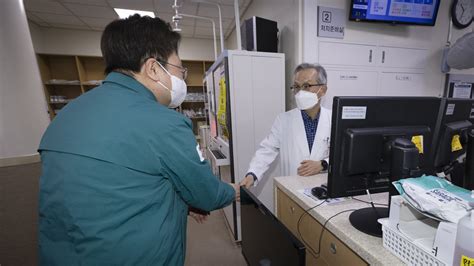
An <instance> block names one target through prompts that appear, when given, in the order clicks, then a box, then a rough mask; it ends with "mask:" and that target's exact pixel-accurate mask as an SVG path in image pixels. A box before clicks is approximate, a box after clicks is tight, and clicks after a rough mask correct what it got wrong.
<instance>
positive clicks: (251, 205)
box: [240, 187, 306, 266]
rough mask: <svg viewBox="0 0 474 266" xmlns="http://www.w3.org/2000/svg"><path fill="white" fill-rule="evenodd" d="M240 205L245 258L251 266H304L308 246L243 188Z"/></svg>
mask: <svg viewBox="0 0 474 266" xmlns="http://www.w3.org/2000/svg"><path fill="white" fill-rule="evenodd" d="M240 203H241V204H240V208H241V224H242V254H243V255H244V258H245V260H246V261H247V263H248V264H249V265H250V266H253V265H255V266H257V265H258V266H260V265H272V266H278V265H282V266H286V265H300V266H304V265H305V257H306V251H305V246H304V245H303V244H302V243H301V242H300V241H299V240H298V239H297V238H296V237H295V236H294V235H293V234H292V233H291V232H290V231H289V230H288V229H287V228H286V227H285V226H284V225H283V224H282V223H281V222H280V221H279V220H278V218H276V217H275V216H274V215H273V214H272V212H271V211H270V210H268V209H267V208H266V207H265V206H264V205H263V204H262V203H261V202H260V201H259V200H258V199H257V197H255V196H254V195H253V194H252V193H251V192H250V191H249V190H247V189H246V188H244V187H242V188H241V189H240Z"/></svg>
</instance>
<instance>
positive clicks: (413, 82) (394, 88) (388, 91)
mask: <svg viewBox="0 0 474 266" xmlns="http://www.w3.org/2000/svg"><path fill="white" fill-rule="evenodd" d="M424 80H425V78H424V74H422V73H398V72H393V73H391V72H381V73H379V86H378V91H377V95H378V96H427V95H430V92H429V91H426V89H423V88H426V87H427V85H425V84H424V83H425V81H424ZM431 94H433V92H431ZM433 96H435V95H433Z"/></svg>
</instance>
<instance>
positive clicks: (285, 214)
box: [277, 189, 328, 266]
mask: <svg viewBox="0 0 474 266" xmlns="http://www.w3.org/2000/svg"><path fill="white" fill-rule="evenodd" d="M303 213H304V210H303V209H302V208H301V207H300V206H299V205H298V204H296V203H295V202H294V201H293V200H292V199H290V198H289V197H288V196H287V195H286V194H285V193H283V192H282V191H281V190H280V189H278V192H277V215H278V219H279V220H280V221H281V222H282V223H283V224H284V225H285V226H286V227H287V228H288V229H289V230H290V231H291V232H292V233H293V234H294V235H295V236H296V237H297V238H298V239H299V240H300V241H301V240H302V239H301V237H300V234H299V233H298V220H299V219H300V217H301V215H302V214H303ZM318 226H319V227H318ZM315 228H319V229H315ZM299 231H300V233H301V236H303V240H304V241H302V242H303V244H304V245H305V246H306V265H307V266H313V265H322V266H324V265H328V264H327V263H326V262H325V261H324V260H323V259H322V258H321V256H316V255H314V254H315V252H316V251H318V250H315V247H317V240H316V241H314V239H318V240H319V238H317V236H319V233H320V232H321V225H320V224H319V223H318V222H316V220H314V219H313V218H312V217H311V215H309V214H305V215H304V216H303V218H302V219H301V221H300V226H299ZM308 245H309V248H308ZM311 249H312V250H311Z"/></svg>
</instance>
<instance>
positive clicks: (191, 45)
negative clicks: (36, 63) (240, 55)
mask: <svg viewBox="0 0 474 266" xmlns="http://www.w3.org/2000/svg"><path fill="white" fill-rule="evenodd" d="M30 29H31V32H32V33H31V35H32V38H33V45H34V47H35V51H36V52H37V53H44V54H64V55H89V56H102V53H101V51H100V38H101V36H102V32H100V31H87V30H74V29H56V28H44V27H38V26H36V25H34V24H33V23H31V22H30ZM179 55H180V57H181V59H183V60H210V61H214V42H213V40H208V39H194V38H182V40H181V45H180V47H179Z"/></svg>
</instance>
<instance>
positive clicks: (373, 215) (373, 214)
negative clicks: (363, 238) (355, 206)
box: [349, 207, 388, 237]
mask: <svg viewBox="0 0 474 266" xmlns="http://www.w3.org/2000/svg"><path fill="white" fill-rule="evenodd" d="M387 217H388V208H381V207H375V208H373V207H367V208H363V209H359V210H356V211H353V212H352V213H351V215H350V216H349V221H350V222H351V224H352V226H354V227H355V228H356V229H357V230H359V231H361V232H363V233H366V234H368V235H371V236H375V237H382V225H381V224H380V223H378V222H377V220H378V219H380V218H387Z"/></svg>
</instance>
